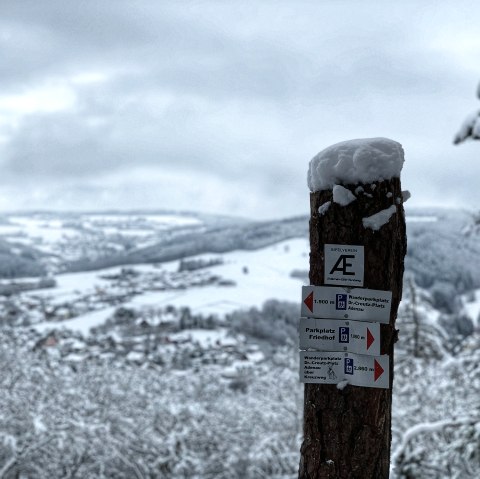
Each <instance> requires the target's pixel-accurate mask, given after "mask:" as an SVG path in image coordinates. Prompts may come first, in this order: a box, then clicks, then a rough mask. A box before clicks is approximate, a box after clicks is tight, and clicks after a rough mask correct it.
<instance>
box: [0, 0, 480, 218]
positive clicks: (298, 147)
mask: <svg viewBox="0 0 480 479" xmlns="http://www.w3.org/2000/svg"><path fill="white" fill-rule="evenodd" d="M479 25H480V2H478V1H470V2H466V1H464V2H462V1H455V2H452V1H444V2H441V1H432V2H428V1H421V2H420V1H415V2H405V1H402V2H398V1H396V2H389V1H385V2H380V1H378V0H376V1H372V2H368V1H365V0H363V1H361V2H359V1H357V0H351V1H347V0H346V1H341V0H318V1H303V2H302V1H293V0H292V1H284V2H280V1H264V0H263V1H258V0H255V1H253V2H248V1H246V0H242V1H238V2H235V1H217V2H213V1H212V2H203V1H195V2H190V1H181V0H176V1H174V0H171V1H166V0H165V1H160V0H156V1H147V0H145V1H133V0H131V1H119V0H91V1H86V0H83V1H81V0H69V1H66V0H57V1H55V0H41V1H39V0H32V1H26V0H1V1H0V49H1V57H0V87H1V88H0V162H1V163H0V164H1V175H0V209H2V210H15V209H40V208H43V209H45V208H49V209H76V210H78V209H100V208H118V209H128V208H157V209H162V208H166V209H176V210H199V211H205V212H211V213H225V214H234V215H240V216H246V217H254V218H270V217H283V216H290V215H299V214H306V213H307V212H308V195H309V191H308V188H307V185H306V174H307V169H308V163H309V160H310V159H311V158H312V157H313V156H314V155H315V154H316V153H318V152H319V151H320V150H322V149H324V148H325V147H327V146H329V145H331V144H333V143H336V142H338V141H343V140H348V139H352V138H366V137H377V136H384V137H388V138H392V139H394V140H396V141H399V142H400V143H401V144H402V145H403V147H404V150H405V153H406V162H405V166H404V170H403V174H402V183H403V188H404V189H409V190H410V191H411V193H412V199H411V200H410V202H409V204H410V205H412V206H415V205H444V206H446V205H452V206H461V207H470V208H479V207H480V141H479V142H469V143H466V144H462V145H460V146H453V144H452V138H453V136H454V134H455V132H456V131H457V129H458V128H459V126H460V124H461V123H462V121H463V120H464V118H465V116H466V115H467V114H468V113H470V112H471V111H474V110H476V109H480V101H479V100H478V99H477V98H476V96H475V92H476V88H477V83H478V81H479V80H480V34H479Z"/></svg>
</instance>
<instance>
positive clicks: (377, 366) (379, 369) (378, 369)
mask: <svg viewBox="0 0 480 479" xmlns="http://www.w3.org/2000/svg"><path fill="white" fill-rule="evenodd" d="M373 362H374V365H375V374H374V378H375V381H376V380H377V379H378V378H379V377H380V376H381V375H382V374H383V372H384V370H383V368H382V366H380V363H379V362H378V361H377V360H376V359H374V360H373Z"/></svg>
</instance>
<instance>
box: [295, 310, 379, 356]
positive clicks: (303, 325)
mask: <svg viewBox="0 0 480 479" xmlns="http://www.w3.org/2000/svg"><path fill="white" fill-rule="evenodd" d="M299 333H300V349H319V350H322V351H346V352H350V353H357V354H368V355H372V356H378V355H379V354H380V324H378V323H366V322H363V321H345V320H342V319H316V318H300V326H299Z"/></svg>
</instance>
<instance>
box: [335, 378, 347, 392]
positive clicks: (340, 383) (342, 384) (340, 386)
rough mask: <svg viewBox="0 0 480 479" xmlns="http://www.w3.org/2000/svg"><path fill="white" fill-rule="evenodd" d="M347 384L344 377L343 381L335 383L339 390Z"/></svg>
mask: <svg viewBox="0 0 480 479" xmlns="http://www.w3.org/2000/svg"><path fill="white" fill-rule="evenodd" d="M347 384H348V380H347V379H344V380H343V381H340V382H339V383H338V384H337V389H340V391H343V390H344V389H345V387H346V386H347Z"/></svg>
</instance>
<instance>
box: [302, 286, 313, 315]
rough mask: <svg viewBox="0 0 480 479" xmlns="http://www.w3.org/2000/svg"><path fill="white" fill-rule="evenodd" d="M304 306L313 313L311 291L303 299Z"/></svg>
mask: <svg viewBox="0 0 480 479" xmlns="http://www.w3.org/2000/svg"><path fill="white" fill-rule="evenodd" d="M303 302H304V303H305V306H306V307H307V308H308V309H309V310H310V312H312V313H313V291H312V292H311V293H310V294H309V295H308V296H307V297H306V298H305V299H304V300H303Z"/></svg>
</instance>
